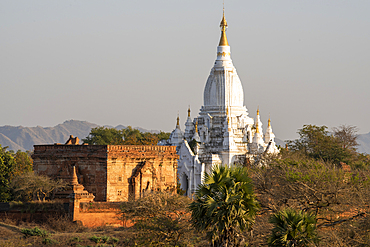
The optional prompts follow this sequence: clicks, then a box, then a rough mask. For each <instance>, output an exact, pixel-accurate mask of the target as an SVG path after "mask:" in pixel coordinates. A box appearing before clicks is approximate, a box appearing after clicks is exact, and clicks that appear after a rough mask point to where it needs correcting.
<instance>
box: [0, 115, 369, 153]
mask: <svg viewBox="0 0 370 247" xmlns="http://www.w3.org/2000/svg"><path fill="white" fill-rule="evenodd" d="M98 126H99V125H97V124H94V123H89V122H86V121H79V120H68V121H65V122H64V123H62V124H58V125H57V126H54V127H41V126H37V127H23V126H9V125H6V126H0V144H1V146H3V147H5V146H8V150H14V151H17V150H22V151H25V150H32V149H33V145H38V144H53V143H65V142H66V141H67V140H68V138H69V136H70V135H73V136H77V137H78V138H80V139H84V138H86V137H87V136H88V135H89V133H90V131H91V129H92V128H95V127H98ZM105 127H110V128H116V129H119V130H121V129H125V128H126V126H123V125H118V126H116V127H114V126H110V125H106V126H105ZM134 128H135V129H138V130H140V131H141V132H152V133H159V131H158V130H146V129H143V128H140V127H134ZM275 141H276V144H277V145H280V146H282V147H284V146H285V143H284V141H282V140H280V139H277V138H275ZM358 143H359V147H358V151H359V152H360V153H368V154H370V133H368V134H363V135H359V137H358Z"/></svg>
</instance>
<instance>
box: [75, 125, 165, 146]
mask: <svg viewBox="0 0 370 247" xmlns="http://www.w3.org/2000/svg"><path fill="white" fill-rule="evenodd" d="M169 136H170V134H169V133H165V132H162V131H161V132H160V133H158V134H156V133H150V132H141V131H139V130H137V129H133V128H132V127H131V126H128V127H127V128H126V129H122V130H117V129H115V128H106V127H96V128H93V129H91V132H90V134H89V135H88V136H87V137H86V138H85V139H82V141H83V142H84V143H87V144H90V145H157V143H158V141H160V140H163V139H168V138H169Z"/></svg>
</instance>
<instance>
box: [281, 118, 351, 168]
mask: <svg viewBox="0 0 370 247" xmlns="http://www.w3.org/2000/svg"><path fill="white" fill-rule="evenodd" d="M333 130H334V133H330V132H329V131H328V130H327V127H326V126H316V125H304V126H303V128H302V129H299V130H298V134H299V136H300V138H299V139H296V140H293V141H288V146H289V149H291V150H292V151H298V152H301V153H304V154H305V155H307V156H309V157H312V158H315V159H322V160H324V161H331V162H334V163H339V162H346V163H349V162H350V160H351V158H353V155H354V150H355V149H354V148H355V146H356V145H357V142H356V138H357V136H356V135H355V130H356V129H355V127H353V126H345V125H342V126H339V127H338V128H333Z"/></svg>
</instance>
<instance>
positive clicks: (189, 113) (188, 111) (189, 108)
mask: <svg viewBox="0 0 370 247" xmlns="http://www.w3.org/2000/svg"><path fill="white" fill-rule="evenodd" d="M188 117H190V105H189V109H188Z"/></svg>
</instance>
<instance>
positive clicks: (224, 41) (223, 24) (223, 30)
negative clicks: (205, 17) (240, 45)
mask: <svg viewBox="0 0 370 247" xmlns="http://www.w3.org/2000/svg"><path fill="white" fill-rule="evenodd" d="M220 27H221V39H220V43H219V44H218V46H229V42H227V37H226V28H227V21H226V19H225V8H224V9H223V15H222V20H221V23H220Z"/></svg>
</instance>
